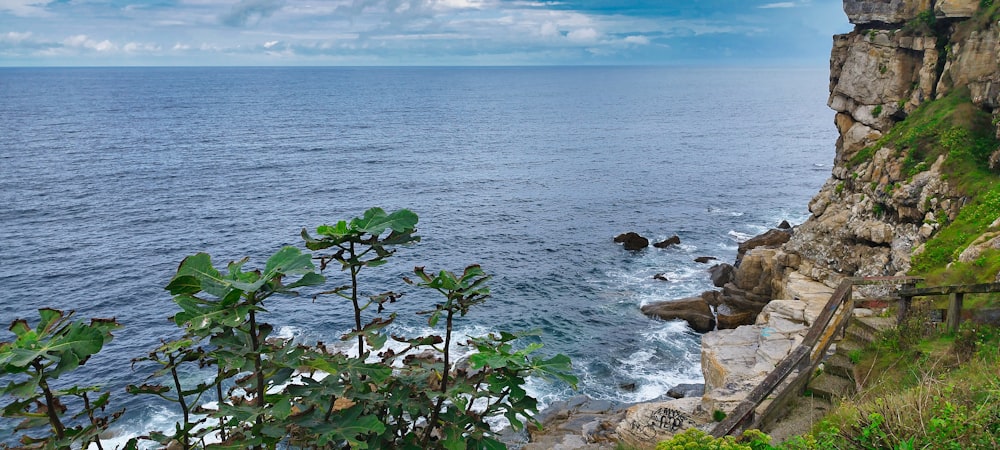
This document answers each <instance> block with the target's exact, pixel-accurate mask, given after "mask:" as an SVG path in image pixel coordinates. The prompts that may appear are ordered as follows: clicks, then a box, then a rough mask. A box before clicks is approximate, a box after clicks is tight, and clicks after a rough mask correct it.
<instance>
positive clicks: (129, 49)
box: [122, 42, 161, 53]
mask: <svg viewBox="0 0 1000 450" xmlns="http://www.w3.org/2000/svg"><path fill="white" fill-rule="evenodd" d="M122 50H124V51H125V52H126V53H153V52H158V51H160V50H161V48H160V46H159V45H156V44H145V43H141V42H129V43H127V44H125V45H123V46H122Z"/></svg>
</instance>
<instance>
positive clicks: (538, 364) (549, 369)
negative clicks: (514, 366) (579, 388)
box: [531, 353, 580, 389]
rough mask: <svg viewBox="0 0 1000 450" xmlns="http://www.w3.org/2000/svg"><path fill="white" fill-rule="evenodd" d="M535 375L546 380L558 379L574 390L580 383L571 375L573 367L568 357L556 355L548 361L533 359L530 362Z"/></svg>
mask: <svg viewBox="0 0 1000 450" xmlns="http://www.w3.org/2000/svg"><path fill="white" fill-rule="evenodd" d="M531 363H532V364H531V365H532V367H533V369H534V370H535V373H536V374H538V375H541V376H544V377H548V378H556V379H559V380H561V381H563V382H565V383H567V384H569V385H570V386H572V387H573V389H576V384H577V383H578V382H579V381H580V380H579V379H578V378H577V377H576V376H575V375H573V366H572V362H571V361H570V359H569V357H568V356H566V355H563V354H561V353H560V354H558V355H556V356H553V357H551V358H549V359H534V360H532V362H531Z"/></svg>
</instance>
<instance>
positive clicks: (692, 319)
mask: <svg viewBox="0 0 1000 450" xmlns="http://www.w3.org/2000/svg"><path fill="white" fill-rule="evenodd" d="M642 313H643V314H645V315H647V316H653V317H658V318H660V319H663V320H675V319H683V320H685V321H687V323H688V325H690V326H691V328H693V329H694V330H695V331H697V332H699V333H705V332H709V331H712V330H713V329H715V316H714V315H713V314H712V308H711V307H709V306H708V303H707V302H706V301H705V299H703V298H701V297H692V298H682V299H680V300H669V301H665V302H657V303H650V304H648V305H646V306H643V307H642Z"/></svg>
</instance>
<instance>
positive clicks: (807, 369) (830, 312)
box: [712, 277, 920, 437]
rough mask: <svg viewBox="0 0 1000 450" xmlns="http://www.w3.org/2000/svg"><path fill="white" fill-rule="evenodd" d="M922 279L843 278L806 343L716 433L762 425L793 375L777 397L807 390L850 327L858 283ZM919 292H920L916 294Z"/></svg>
mask: <svg viewBox="0 0 1000 450" xmlns="http://www.w3.org/2000/svg"><path fill="white" fill-rule="evenodd" d="M919 280H920V278H915V277H870V278H846V279H844V280H843V281H841V283H840V284H839V285H838V286H837V289H836V290H834V291H833V295H831V296H830V300H829V301H827V303H826V306H824V307H823V311H822V312H821V313H820V315H819V316H818V317H817V318H816V320H815V321H814V322H813V324H812V325H811V326H810V327H809V332H808V333H806V336H805V338H803V340H802V343H801V344H799V346H798V347H796V348H795V349H794V350H792V352H791V353H789V354H788V356H786V357H785V358H784V359H783V360H781V362H779V363H778V365H777V366H775V368H774V370H773V371H772V372H771V373H770V374H769V375H768V376H767V377H765V378H764V380H763V381H762V382H761V383H760V384H759V385H757V386H756V387H755V388H754V389H753V390H752V391H750V393H749V394H747V397H746V399H744V400H743V401H742V402H740V404H739V405H737V406H736V409H734V410H733V412H731V413H730V414H729V415H728V416H726V418H725V419H723V420H722V422H719V424H718V425H716V426H715V429H713V430H712V435H713V436H715V437H722V436H726V435H729V434H734V433H736V432H738V431H742V430H743V429H749V428H759V426H760V423H761V421H762V420H763V418H765V417H767V416H768V415H769V413H770V412H771V411H773V409H774V408H776V407H780V406H781V403H783V402H781V401H778V400H777V399H776V400H775V401H772V402H771V404H770V405H769V406H768V408H766V410H765V411H763V412H762V413H761V414H757V415H755V414H754V412H755V411H756V410H757V409H758V407H760V405H761V403H762V402H763V401H764V400H765V399H767V398H768V397H769V396H771V394H773V393H774V391H775V390H776V389H778V387H779V386H782V383H784V382H785V381H786V380H787V379H788V378H789V376H791V375H793V374H796V375H795V377H794V378H793V379H792V380H791V381H790V382H788V383H787V384H785V385H784V389H782V391H781V392H779V393H778V394H777V397H786V396H788V395H790V394H791V393H795V394H796V395H797V394H798V393H801V392H802V390H803V389H805V385H806V383H807V382H808V381H809V378H810V377H811V376H812V374H813V372H815V370H816V368H817V367H818V366H819V364H820V363H821V362H822V361H823V358H824V357H825V355H826V352H827V350H828V349H829V348H830V344H832V343H833V341H834V338H835V337H836V336H839V335H842V334H843V333H844V331H845V330H846V329H847V325H848V323H849V322H850V319H851V315H852V313H853V310H854V300H853V298H852V293H853V287H854V286H855V285H873V284H878V285H881V284H894V285H899V284H902V285H904V286H908V287H912V286H914V285H915V284H916V283H917V281H919ZM916 295H920V294H914V295H913V296H916ZM911 298H912V296H911Z"/></svg>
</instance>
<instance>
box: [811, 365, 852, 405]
mask: <svg viewBox="0 0 1000 450" xmlns="http://www.w3.org/2000/svg"><path fill="white" fill-rule="evenodd" d="M809 391H811V392H812V394H813V396H814V397H819V398H823V399H826V400H829V401H831V402H837V401H840V399H842V398H844V397H847V396H849V395H852V394H854V382H853V381H851V380H848V379H846V378H841V377H838V376H836V375H833V374H830V373H826V372H824V373H822V374H820V375H819V376H818V377H816V378H813V379H812V381H810V382H809Z"/></svg>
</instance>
